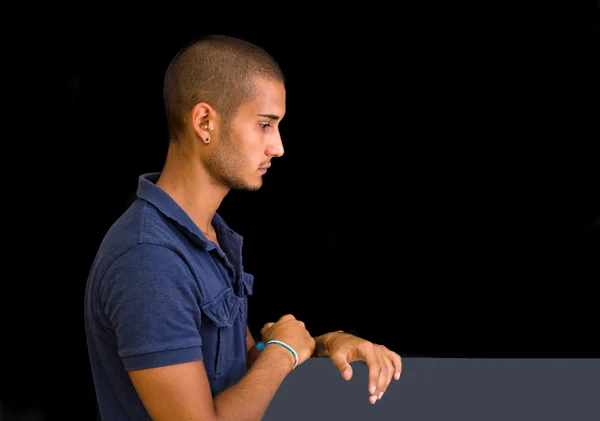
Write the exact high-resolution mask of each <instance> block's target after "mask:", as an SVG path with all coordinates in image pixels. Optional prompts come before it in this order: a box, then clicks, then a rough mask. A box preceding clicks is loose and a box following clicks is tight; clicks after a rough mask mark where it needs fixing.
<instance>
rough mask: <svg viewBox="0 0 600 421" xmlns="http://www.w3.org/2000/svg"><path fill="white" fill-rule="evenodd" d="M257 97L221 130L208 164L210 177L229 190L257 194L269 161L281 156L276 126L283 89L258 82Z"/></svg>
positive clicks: (282, 106) (282, 112)
mask: <svg viewBox="0 0 600 421" xmlns="http://www.w3.org/2000/svg"><path fill="white" fill-rule="evenodd" d="M255 85H256V88H257V92H258V94H257V95H256V97H255V98H254V99H253V100H251V101H250V102H247V103H245V104H242V105H241V106H240V108H239V109H238V112H237V114H236V116H235V118H234V120H233V121H232V123H231V124H230V125H229V126H228V127H227V128H223V130H222V131H221V134H220V137H219V139H218V146H217V148H216V150H215V153H214V155H213V156H212V157H210V158H209V159H208V161H207V164H208V166H209V168H210V170H211V172H212V173H213V176H214V177H215V178H216V179H217V180H218V181H220V182H222V183H223V184H225V185H226V186H227V187H229V188H231V189H243V190H258V189H259V188H260V187H261V186H262V183H263V180H262V176H263V175H264V174H265V173H266V171H267V168H268V167H269V166H270V165H271V159H272V158H274V157H280V156H282V155H283V152H284V150H283V144H282V141H281V135H280V133H279V123H280V122H281V119H282V118H283V116H284V115H285V110H286V109H285V99H286V98H285V95H286V92H285V87H284V85H283V84H282V83H280V82H275V81H270V80H266V79H260V78H257V79H256V81H255Z"/></svg>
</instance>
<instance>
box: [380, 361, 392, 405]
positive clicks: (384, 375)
mask: <svg viewBox="0 0 600 421" xmlns="http://www.w3.org/2000/svg"><path fill="white" fill-rule="evenodd" d="M377 354H378V360H379V366H380V370H379V378H378V379H377V392H376V394H377V399H381V397H382V396H383V394H384V393H385V391H386V389H387V386H388V384H390V380H391V378H392V371H390V370H389V369H388V364H387V361H386V360H385V358H384V355H383V353H382V352H381V351H378V352H377Z"/></svg>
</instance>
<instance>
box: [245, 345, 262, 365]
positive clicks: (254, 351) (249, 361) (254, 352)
mask: <svg viewBox="0 0 600 421" xmlns="http://www.w3.org/2000/svg"><path fill="white" fill-rule="evenodd" d="M259 354H260V351H259V350H258V348H256V344H254V345H252V347H251V348H250V349H249V350H248V352H247V353H246V367H247V369H248V370H250V369H251V368H252V366H253V365H254V362H255V361H256V359H257V358H258V355H259Z"/></svg>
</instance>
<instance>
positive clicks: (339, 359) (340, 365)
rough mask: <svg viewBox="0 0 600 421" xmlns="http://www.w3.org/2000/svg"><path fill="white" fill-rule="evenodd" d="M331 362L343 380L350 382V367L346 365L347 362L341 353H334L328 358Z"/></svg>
mask: <svg viewBox="0 0 600 421" xmlns="http://www.w3.org/2000/svg"><path fill="white" fill-rule="evenodd" d="M330 358H331V362H333V365H335V366H336V368H337V369H338V370H339V372H340V373H341V374H342V377H343V378H344V380H350V379H351V378H352V366H351V365H350V363H348V360H347V358H346V356H345V354H344V353H343V352H335V353H333V354H331V356H330Z"/></svg>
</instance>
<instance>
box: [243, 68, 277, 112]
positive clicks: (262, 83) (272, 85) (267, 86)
mask: <svg viewBox="0 0 600 421" xmlns="http://www.w3.org/2000/svg"><path fill="white" fill-rule="evenodd" d="M254 86H255V88H256V96H255V97H254V98H253V99H252V100H251V101H249V102H247V103H245V104H242V106H241V107H240V111H242V112H245V113H253V114H273V115H277V116H279V117H280V118H282V117H283V115H284V114H285V100H286V92H285V87H284V85H283V83H281V82H279V81H275V80H270V79H264V78H255V79H254Z"/></svg>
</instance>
